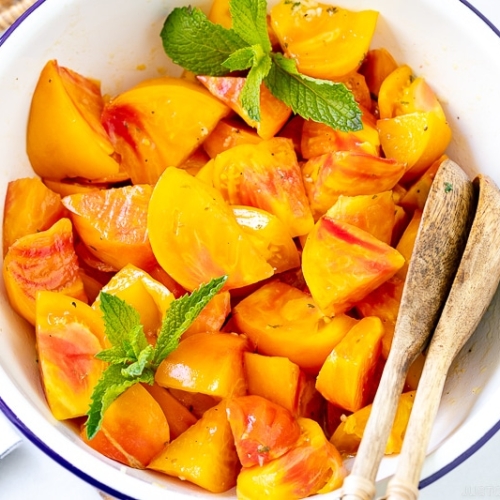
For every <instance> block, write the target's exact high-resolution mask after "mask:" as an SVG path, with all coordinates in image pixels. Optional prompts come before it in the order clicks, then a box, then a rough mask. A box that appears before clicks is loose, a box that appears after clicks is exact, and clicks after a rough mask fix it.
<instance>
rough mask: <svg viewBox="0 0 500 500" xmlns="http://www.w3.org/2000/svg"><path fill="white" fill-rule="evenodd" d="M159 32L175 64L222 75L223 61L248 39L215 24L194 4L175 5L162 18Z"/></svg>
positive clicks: (198, 72) (223, 70)
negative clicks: (185, 5) (162, 21)
mask: <svg viewBox="0 0 500 500" xmlns="http://www.w3.org/2000/svg"><path fill="white" fill-rule="evenodd" d="M160 36H161V38H162V42H163V48H164V49H165V52H166V53H167V55H168V56H169V57H170V58H171V59H172V61H173V62H174V63H175V64H179V65H180V66H182V67H183V68H185V69H187V70H189V71H192V72H193V73H196V74H198V75H210V76H222V75H225V74H227V73H228V72H229V71H228V69H227V68H225V67H224V66H223V65H222V63H223V62H224V61H225V60H226V59H227V58H228V57H229V56H230V55H231V54H232V53H233V52H236V51H237V50H239V49H243V48H245V47H247V45H248V44H247V43H246V42H245V41H244V40H243V39H242V38H240V37H239V36H238V35H237V34H236V33H235V32H234V31H233V30H228V29H226V28H224V27H223V26H220V25H218V24H214V23H212V22H211V21H209V19H208V18H207V16H206V15H205V14H204V13H203V12H202V11H201V10H200V9H197V8H193V7H181V8H175V9H174V10H173V11H172V12H171V13H170V15H169V16H168V17H167V19H166V20H165V23H164V25H163V28H162V30H161V33H160Z"/></svg>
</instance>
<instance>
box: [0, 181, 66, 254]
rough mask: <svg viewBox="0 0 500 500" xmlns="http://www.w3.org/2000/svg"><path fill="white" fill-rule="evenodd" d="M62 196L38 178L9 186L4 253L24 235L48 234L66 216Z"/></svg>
mask: <svg viewBox="0 0 500 500" xmlns="http://www.w3.org/2000/svg"><path fill="white" fill-rule="evenodd" d="M65 212H66V211H65V210H64V206H63V205H62V203H61V197H60V196H59V194H57V193H55V192H54V191H52V190H50V189H49V188H48V187H46V186H45V185H44V184H43V183H42V181H41V180H40V179H38V178H36V177H27V178H23V179H16V180H15V181H11V182H9V183H8V184H7V193H6V194H5V205H4V215H3V254H4V255H5V254H6V253H7V250H8V249H9V247H10V245H12V243H14V241H16V240H17V239H18V238H20V237H21V236H25V235H27V234H33V233H38V232H39V231H46V230H47V229H49V227H51V226H52V225H53V224H54V223H55V222H57V221H58V220H59V219H61V218H62V217H64V215H65Z"/></svg>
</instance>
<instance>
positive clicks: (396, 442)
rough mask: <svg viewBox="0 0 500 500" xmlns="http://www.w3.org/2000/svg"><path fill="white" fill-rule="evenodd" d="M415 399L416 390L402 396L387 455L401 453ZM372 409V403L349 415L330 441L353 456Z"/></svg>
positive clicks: (388, 441) (346, 453)
mask: <svg viewBox="0 0 500 500" xmlns="http://www.w3.org/2000/svg"><path fill="white" fill-rule="evenodd" d="M414 399H415V392H414V391H410V392H406V393H403V394H402V395H401V396H400V398H399V404H398V408H397V411H396V416H395V418H394V423H393V425H392V429H391V433H390V435H389V438H388V440H387V446H386V448H385V454H386V455H392V454H393V453H399V452H400V451H401V446H402V444H403V439H404V435H405V432H406V427H407V426H408V420H409V418H410V413H411V409H412V407H413V400H414ZM371 409H372V405H368V406H365V407H364V408H361V410H358V411H357V412H355V413H353V414H352V415H349V416H348V417H346V418H345V419H343V421H342V423H341V424H340V425H339V426H338V427H337V430H336V431H335V432H334V433H333V436H332V437H331V438H330V441H331V442H332V443H333V444H334V445H335V446H336V448H337V449H338V450H339V452H340V453H342V455H346V456H352V455H355V454H356V452H357V451H358V447H359V443H360V442H361V439H362V437H363V433H364V431H365V427H366V423H367V422H368V418H369V417H370V413H371Z"/></svg>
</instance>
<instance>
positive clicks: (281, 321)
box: [233, 280, 356, 373]
mask: <svg viewBox="0 0 500 500" xmlns="http://www.w3.org/2000/svg"><path fill="white" fill-rule="evenodd" d="M233 322H234V325H235V326H236V327H237V328H238V329H239V331H241V332H243V333H245V334H246V335H247V336H248V338H249V339H250V341H251V342H252V344H253V345H254V346H255V348H256V349H257V351H258V352H259V353H262V354H267V355H269V356H284V357H287V358H288V359H290V361H292V362H294V363H296V364H297V365H299V366H300V367H301V368H302V369H303V370H305V371H307V372H310V373H317V372H318V371H319V369H320V368H321V365H322V364H323V362H324V361H325V359H326V357H327V356H328V354H330V352H331V350H332V349H333V347H334V346H335V345H337V343H338V342H340V340H341V339H342V338H343V336H344V335H345V334H346V333H347V332H348V331H349V329H350V328H351V327H352V326H353V325H354V324H355V323H356V320H355V319H353V318H351V317H349V316H346V315H345V314H339V315H337V316H335V317H334V318H330V317H328V316H325V315H324V314H323V313H322V312H321V311H320V310H319V308H318V307H317V305H316V304H315V303H314V301H313V300H312V298H311V296H310V295H309V294H307V293H305V292H302V291H301V290H299V289H298V288H294V287H293V286H291V285H287V284H286V283H282V282H280V281H276V280H273V281H271V282H270V283H267V284H265V285H263V286H262V287H260V288H259V289H258V290H256V291H255V292H253V293H252V294H251V295H249V296H248V297H246V298H245V299H243V300H242V301H241V302H240V303H239V304H238V305H237V306H236V307H235V308H234V310H233Z"/></svg>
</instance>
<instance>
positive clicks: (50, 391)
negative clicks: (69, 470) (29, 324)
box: [35, 291, 109, 420]
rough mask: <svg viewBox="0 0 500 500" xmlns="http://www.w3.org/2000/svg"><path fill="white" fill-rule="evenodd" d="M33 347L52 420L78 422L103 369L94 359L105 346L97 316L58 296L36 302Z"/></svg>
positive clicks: (79, 303)
mask: <svg viewBox="0 0 500 500" xmlns="http://www.w3.org/2000/svg"><path fill="white" fill-rule="evenodd" d="M35 326H36V346H37V352H38V360H39V368H40V374H41V377H42V384H43V388H44V392H45V396H46V398H47V402H48V403H49V407H50V409H51V411H52V414H53V415H54V417H55V418H57V419H58V420H64V419H68V418H75V417H81V416H83V415H85V414H86V413H87V411H88V409H89V406H90V396H91V395H92V391H93V390H94V387H95V385H96V384H97V382H98V381H99V379H100V378H101V375H102V373H103V371H104V369H105V368H106V366H107V363H104V362H103V361H100V360H98V359H97V358H96V357H95V355H96V354H97V353H98V352H100V351H101V350H102V349H104V348H105V347H109V346H108V345H107V341H106V339H105V336H104V322H103V320H102V317H101V314H100V313H97V312H96V311H94V310H93V309H92V308H91V307H90V306H88V305H87V304H85V303H84V302H82V301H80V300H78V299H74V298H73V297H68V296H67V295H64V294H62V293H57V292H48V291H41V292H38V294H37V297H36V325H35Z"/></svg>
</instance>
